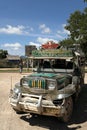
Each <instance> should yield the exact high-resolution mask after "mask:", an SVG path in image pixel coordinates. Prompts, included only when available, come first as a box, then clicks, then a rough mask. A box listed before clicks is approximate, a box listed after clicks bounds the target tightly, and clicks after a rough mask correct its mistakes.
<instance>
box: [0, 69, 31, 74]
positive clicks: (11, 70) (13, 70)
mask: <svg viewBox="0 0 87 130" xmlns="http://www.w3.org/2000/svg"><path fill="white" fill-rule="evenodd" d="M29 72H32V70H31V69H26V68H24V69H23V71H22V73H29ZM0 73H19V68H4V69H3V68H0Z"/></svg>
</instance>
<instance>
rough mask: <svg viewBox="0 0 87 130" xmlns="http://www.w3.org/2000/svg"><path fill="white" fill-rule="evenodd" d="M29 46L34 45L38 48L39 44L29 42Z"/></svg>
mask: <svg viewBox="0 0 87 130" xmlns="http://www.w3.org/2000/svg"><path fill="white" fill-rule="evenodd" d="M29 45H35V46H36V47H37V48H39V47H40V44H39V43H35V42H29Z"/></svg>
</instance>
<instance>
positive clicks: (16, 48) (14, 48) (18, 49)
mask: <svg viewBox="0 0 87 130" xmlns="http://www.w3.org/2000/svg"><path fill="white" fill-rule="evenodd" d="M1 48H2V49H3V50H7V51H8V53H9V54H11V55H20V56H21V55H24V53H25V48H24V46H23V45H21V44H20V43H19V42H16V43H4V44H1Z"/></svg>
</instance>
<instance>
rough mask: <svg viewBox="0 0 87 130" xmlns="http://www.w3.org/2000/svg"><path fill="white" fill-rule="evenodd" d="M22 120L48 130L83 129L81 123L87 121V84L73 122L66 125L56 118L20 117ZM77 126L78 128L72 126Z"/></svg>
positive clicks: (80, 96)
mask: <svg viewBox="0 0 87 130" xmlns="http://www.w3.org/2000/svg"><path fill="white" fill-rule="evenodd" d="M20 118H21V119H22V120H24V121H26V122H28V123H29V125H31V126H39V127H43V128H46V129H48V130H77V129H80V128H81V123H84V122H86V121H87V84H85V85H84V86H83V89H82V92H81V94H80V95H79V99H78V101H77V103H76V104H75V106H74V111H73V115H72V118H71V120H70V121H69V122H68V123H67V124H66V123H63V122H60V121H59V120H58V119H57V118H55V117H47V116H31V117H29V116H26V115H22V116H21V117H20ZM73 124H76V125H75V126H76V127H72V126H71V125H73Z"/></svg>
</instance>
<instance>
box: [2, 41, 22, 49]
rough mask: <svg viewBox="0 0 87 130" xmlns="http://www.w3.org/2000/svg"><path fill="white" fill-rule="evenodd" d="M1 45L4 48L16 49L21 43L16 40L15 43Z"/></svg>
mask: <svg viewBox="0 0 87 130" xmlns="http://www.w3.org/2000/svg"><path fill="white" fill-rule="evenodd" d="M3 47H4V48H10V49H12V50H18V49H20V48H21V47H22V45H21V44H20V43H18V42H16V43H5V44H3Z"/></svg>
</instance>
